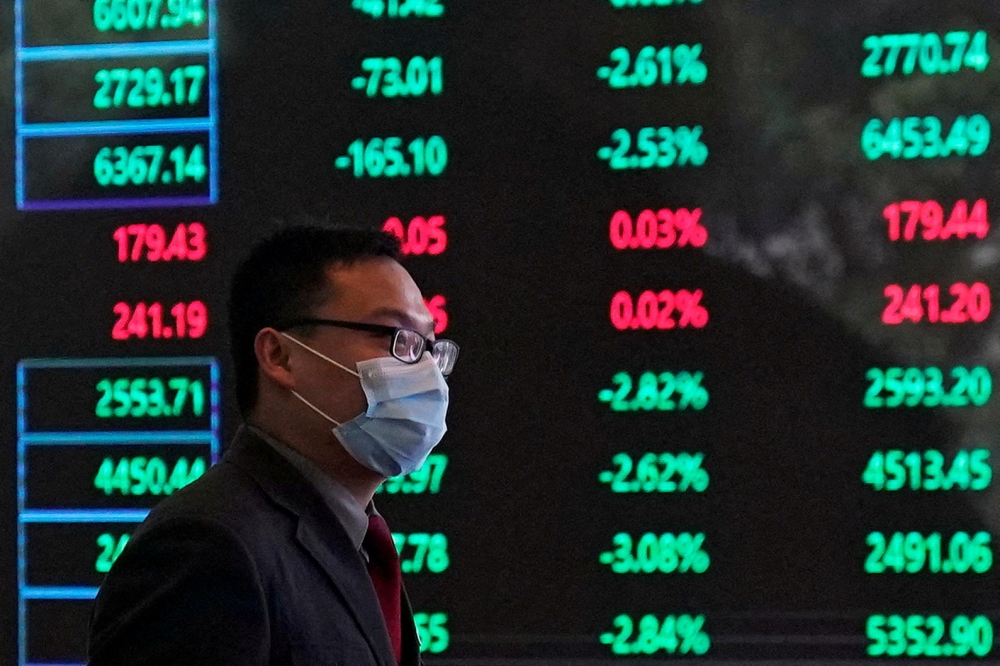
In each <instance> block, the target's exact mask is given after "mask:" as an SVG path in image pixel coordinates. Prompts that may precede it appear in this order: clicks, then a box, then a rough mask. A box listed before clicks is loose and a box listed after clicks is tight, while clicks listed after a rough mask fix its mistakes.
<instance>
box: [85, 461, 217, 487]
mask: <svg viewBox="0 0 1000 666" xmlns="http://www.w3.org/2000/svg"><path fill="white" fill-rule="evenodd" d="M205 469H206V464H205V459H204V458H195V459H194V460H193V461H191V462H190V463H189V462H188V459H187V458H184V457H181V458H178V459H177V462H175V463H174V464H173V467H172V468H171V467H170V466H169V465H168V464H167V463H166V461H164V460H163V459H162V458H157V457H153V458H144V457H141V456H137V457H135V458H119V459H117V460H116V459H115V458H105V459H104V461H103V462H101V466H100V468H98V470H97V475H96V476H95V477H94V488H96V489H97V490H100V491H102V492H104V494H105V495H114V494H119V495H132V496H142V495H153V496H159V495H171V494H173V492H174V491H176V490H180V489H181V488H183V487H184V486H186V485H188V484H189V483H192V482H193V481H195V480H197V479H199V478H201V476H202V475H203V474H204V473H205Z"/></svg>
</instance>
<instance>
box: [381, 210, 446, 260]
mask: <svg viewBox="0 0 1000 666" xmlns="http://www.w3.org/2000/svg"><path fill="white" fill-rule="evenodd" d="M444 222H445V220H444V215H432V216H431V217H426V218H424V217H415V218H413V219H412V220H410V221H409V222H406V223H404V222H403V221H402V220H400V219H399V218H398V217H390V218H389V219H388V220H386V221H385V224H384V225H382V230H383V231H388V232H389V233H391V234H392V235H394V236H395V237H396V238H398V239H399V240H400V242H401V243H402V248H401V250H400V251H401V252H402V253H403V254H404V255H409V254H416V255H420V254H430V255H438V254H441V253H442V252H444V251H445V248H447V247H448V233H447V232H446V231H445V229H444Z"/></svg>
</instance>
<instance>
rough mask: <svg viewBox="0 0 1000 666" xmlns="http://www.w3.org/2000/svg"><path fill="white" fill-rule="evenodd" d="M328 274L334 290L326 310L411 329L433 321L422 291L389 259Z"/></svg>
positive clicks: (340, 267)
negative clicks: (397, 322)
mask: <svg viewBox="0 0 1000 666" xmlns="http://www.w3.org/2000/svg"><path fill="white" fill-rule="evenodd" d="M326 274H327V277H328V279H329V280H330V283H331V286H332V290H331V294H330V295H331V298H330V299H329V300H328V301H327V303H326V305H325V307H324V309H327V308H329V309H331V310H335V311H336V312H337V313H339V315H340V316H352V317H365V318H366V320H368V319H372V320H373V321H379V320H391V321H400V322H401V323H404V324H409V325H418V324H421V323H425V322H426V321H429V320H430V313H429V312H428V311H427V307H426V306H425V305H424V301H423V297H422V295H421V293H420V289H419V288H418V287H417V285H416V283H414V281H413V279H412V278H411V277H410V274H409V273H407V271H406V269H405V268H403V267H402V266H401V265H400V264H399V263H397V262H396V261H394V260H392V259H390V258H388V257H377V258H372V259H363V260H359V261H354V262H351V263H348V264H334V265H331V266H330V267H328V268H327V271H326Z"/></svg>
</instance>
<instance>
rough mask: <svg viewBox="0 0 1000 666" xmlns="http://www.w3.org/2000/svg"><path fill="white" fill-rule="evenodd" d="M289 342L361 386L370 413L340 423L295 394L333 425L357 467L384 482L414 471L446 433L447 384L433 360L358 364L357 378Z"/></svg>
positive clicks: (378, 360)
mask: <svg viewBox="0 0 1000 666" xmlns="http://www.w3.org/2000/svg"><path fill="white" fill-rule="evenodd" d="M282 335H284V336H285V337H286V338H288V339H289V340H291V341H292V342H294V343H295V344H297V345H299V346H300V347H302V348H304V349H307V350H308V351H310V352H312V353H313V354H315V355H316V356H318V357H320V358H321V359H323V360H324V361H327V362H329V363H332V364H333V365H335V366H337V367H338V368H340V369H341V370H344V371H346V372H349V373H351V374H352V375H354V376H355V377H358V378H359V379H360V380H361V388H362V390H364V392H365V396H366V397H367V398H368V409H367V411H365V412H364V413H362V414H358V415H357V416H356V417H354V418H353V419H351V420H350V421H347V422H346V423H340V422H339V421H337V420H335V419H334V418H332V417H331V416H330V415H329V414H326V413H325V412H323V411H322V410H321V409H319V408H318V407H316V405H314V404H312V403H311V402H309V401H308V400H306V399H305V398H303V397H302V396H301V395H299V394H298V392H296V391H292V393H293V394H294V395H295V397H296V398H298V399H299V400H301V401H302V402H304V403H305V404H306V405H307V406H308V407H309V408H311V409H312V410H313V411H315V412H316V413H317V414H319V415H320V416H322V417H323V418H325V419H326V420H328V421H330V422H331V423H333V424H334V425H335V426H337V427H336V428H334V429H333V434H334V435H335V436H336V437H337V439H338V440H340V443H341V444H343V445H344V448H345V449H347V452H348V453H350V454H351V456H352V457H353V458H354V459H355V460H357V461H358V462H359V463H361V464H362V465H364V466H365V467H367V468H368V469H371V470H373V471H375V472H378V473H379V474H381V475H383V476H399V475H400V474H409V473H410V472H413V471H416V470H417V469H419V468H420V466H421V465H423V464H424V461H425V460H427V456H428V455H430V452H431V450H432V449H433V448H434V447H435V446H437V445H438V442H440V441H441V438H442V437H444V434H445V432H446V431H447V430H448V427H447V425H446V424H445V416H446V414H447V412H448V383H447V382H446V381H445V379H444V375H442V374H441V370H440V368H438V366H437V363H435V362H434V359H432V358H431V356H430V354H424V357H423V358H422V359H420V361H419V362H417V363H413V364H408V363H403V362H402V361H400V360H398V359H395V358H393V357H391V356H386V357H383V358H373V359H370V360H368V361H359V362H358V364H357V368H358V370H357V372H355V371H354V370H351V369H350V368H348V367H345V366H343V365H341V364H340V363H337V362H336V361H334V360H333V359H332V358H329V357H328V356H326V355H324V354H321V353H320V352H318V351H316V350H315V349H313V348H312V347H310V346H308V345H306V344H305V343H303V342H300V341H299V340H296V339H295V338H293V337H292V336H290V335H288V334H285V333H282Z"/></svg>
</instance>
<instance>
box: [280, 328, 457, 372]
mask: <svg viewBox="0 0 1000 666" xmlns="http://www.w3.org/2000/svg"><path fill="white" fill-rule="evenodd" d="M296 326H333V327H335V328H346V329H349V330H352V331H364V332H367V333H381V334H383V335H391V336H392V342H391V343H390V344H389V353H390V354H391V355H392V357H393V358H394V359H396V360H397V361H401V362H403V363H406V364H408V365H414V364H416V363H419V362H420V359H419V358H417V359H416V360H414V361H408V360H406V359H403V358H400V357H399V356H397V355H396V336H398V335H399V334H400V332H401V331H407V332H409V333H413V334H414V335H416V336H417V337H418V338H420V339H421V340H423V341H424V351H425V352H430V354H431V357H432V358H433V357H434V347H436V346H437V345H439V344H441V343H442V342H446V343H450V344H451V345H453V346H454V347H455V358H458V352H459V350H460V347H459V346H458V343H456V342H455V341H454V340H447V339H442V340H430V339H428V338H427V337H426V336H424V335H421V334H420V333H419V332H418V331H415V330H413V329H412V328H406V327H405V326H385V325H383V324H365V323H364V322H360V321H341V320H339V319H313V318H303V319H294V320H292V321H290V322H286V323H284V324H282V325H281V326H275V327H274V328H275V329H276V330H279V331H283V330H285V329H288V328H295V327H296ZM420 356H423V353H421V354H420ZM435 363H437V360H436V359H435ZM452 370H454V361H453V362H452V369H451V370H449V371H448V372H444V371H443V370H442V371H441V374H443V375H444V376H446V377H447V376H448V375H450V374H451V373H452Z"/></svg>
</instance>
